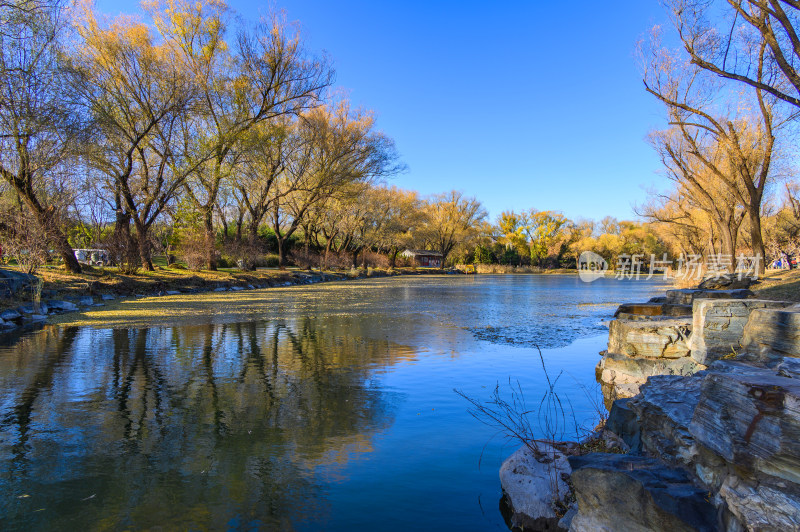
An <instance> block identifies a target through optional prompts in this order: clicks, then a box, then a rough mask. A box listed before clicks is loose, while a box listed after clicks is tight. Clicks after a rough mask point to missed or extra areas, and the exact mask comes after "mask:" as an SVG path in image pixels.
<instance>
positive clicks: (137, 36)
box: [71, 6, 197, 270]
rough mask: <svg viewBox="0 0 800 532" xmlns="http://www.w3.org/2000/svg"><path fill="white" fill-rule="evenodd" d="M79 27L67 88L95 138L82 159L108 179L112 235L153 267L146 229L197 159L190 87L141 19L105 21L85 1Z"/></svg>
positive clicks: (166, 49)
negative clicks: (188, 122) (189, 118)
mask: <svg viewBox="0 0 800 532" xmlns="http://www.w3.org/2000/svg"><path fill="white" fill-rule="evenodd" d="M77 27H78V31H79V33H80V35H81V37H82V42H81V43H80V44H81V45H80V46H79V47H78V48H77V50H76V51H75V54H74V56H73V57H72V58H71V71H72V78H73V82H72V86H73V88H74V90H75V92H76V93H77V94H78V95H79V97H80V98H81V100H82V101H83V102H84V104H85V105H86V107H87V109H88V110H89V113H90V115H91V118H92V125H93V131H92V133H93V139H94V142H93V143H91V144H89V145H87V148H86V152H85V154H86V159H87V160H88V161H89V164H90V165H92V166H93V167H94V168H97V169H98V170H100V171H101V172H103V173H104V174H105V175H106V176H107V178H108V181H107V185H106V188H107V190H108V193H109V194H113V197H114V210H115V217H116V220H115V233H116V238H117V239H118V241H121V242H123V243H125V247H126V248H128V249H138V255H139V261H140V262H141V265H142V267H143V268H145V269H147V270H152V269H153V265H152V262H151V259H150V242H149V231H150V227H152V225H153V223H155V221H156V220H157V219H158V217H159V215H160V214H161V212H162V211H163V210H164V209H165V208H166V206H167V205H168V204H169V203H170V202H171V201H172V200H173V199H174V197H175V196H176V194H177V193H178V192H179V191H180V190H181V188H182V186H183V184H184V182H185V180H186V177H187V176H188V175H189V174H190V173H191V171H192V170H193V168H192V167H191V165H192V164H195V165H196V164H197V162H196V161H194V160H192V161H189V160H188V158H187V155H188V153H187V150H186V148H185V146H186V143H187V141H188V140H189V139H188V137H187V136H186V131H185V130H184V129H183V128H182V127H181V120H182V117H183V115H184V113H185V112H186V110H187V108H188V106H189V103H190V102H192V101H193V97H194V94H193V92H192V86H191V84H190V83H189V80H187V78H186V77H185V76H184V73H183V72H182V70H181V69H180V68H178V66H177V63H176V57H175V55H174V53H173V51H172V49H171V48H170V47H169V46H167V45H166V44H165V43H163V42H162V43H157V42H156V41H155V36H154V35H153V33H152V32H151V30H150V28H149V27H148V26H147V25H145V24H143V23H141V22H139V21H137V20H135V19H133V18H131V17H126V16H120V17H118V18H116V19H114V20H113V21H111V23H110V24H109V25H107V26H105V25H103V24H102V23H101V22H100V21H99V20H98V18H97V15H96V14H95V12H94V11H93V10H92V9H91V8H90V7H89V6H84V9H83V11H82V13H81V18H80V19H79V20H78V23H77ZM131 222H133V224H134V227H135V229H136V235H135V237H134V236H133V235H132V234H131V232H130V224H131ZM124 252H125V250H123V253H124Z"/></svg>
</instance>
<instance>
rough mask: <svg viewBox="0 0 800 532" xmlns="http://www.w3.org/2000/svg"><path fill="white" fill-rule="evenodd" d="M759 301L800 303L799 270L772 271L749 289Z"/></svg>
mask: <svg viewBox="0 0 800 532" xmlns="http://www.w3.org/2000/svg"><path fill="white" fill-rule="evenodd" d="M750 289H751V290H752V291H753V292H754V293H755V294H756V297H757V298H759V299H771V300H774V301H800V270H797V269H795V270H772V271H768V272H767V274H766V275H765V276H764V277H762V278H761V280H760V282H759V283H758V284H757V285H754V286H753V287H751V288H750Z"/></svg>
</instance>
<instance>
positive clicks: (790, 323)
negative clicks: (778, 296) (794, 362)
mask: <svg viewBox="0 0 800 532" xmlns="http://www.w3.org/2000/svg"><path fill="white" fill-rule="evenodd" d="M741 345H742V349H746V350H748V351H751V352H754V353H757V354H759V355H760V356H761V357H762V358H765V359H766V358H770V357H771V356H773V355H779V356H790V357H800V309H798V308H797V307H796V306H794V307H788V308H784V309H774V308H763V309H756V310H753V311H752V312H751V313H750V318H749V319H748V320H747V324H746V325H745V327H744V330H743V331H742V340H741Z"/></svg>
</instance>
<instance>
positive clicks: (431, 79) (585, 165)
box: [99, 0, 667, 219]
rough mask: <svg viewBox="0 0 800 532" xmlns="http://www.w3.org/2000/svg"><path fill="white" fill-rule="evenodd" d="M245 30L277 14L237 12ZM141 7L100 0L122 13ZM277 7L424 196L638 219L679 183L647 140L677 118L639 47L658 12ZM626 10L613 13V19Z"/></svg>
mask: <svg viewBox="0 0 800 532" xmlns="http://www.w3.org/2000/svg"><path fill="white" fill-rule="evenodd" d="M228 3H229V5H230V7H232V8H233V9H234V10H236V11H237V12H238V13H240V14H241V15H242V16H243V17H244V18H245V19H254V18H256V17H257V16H259V13H266V12H267V11H268V9H269V7H270V4H267V3H264V2H256V1H251V0H229V1H228ZM130 5H131V4H130V3H129V2H121V1H118V0H101V1H100V2H99V8H100V9H101V10H102V11H105V12H107V13H109V14H115V13H118V12H120V11H127V12H130V11H132V9H131V7H129V6H130ZM568 5H569V8H567V7H565V4H563V3H561V2H552V1H544V0H529V1H527V2H495V3H490V2H474V1H467V0H461V1H431V0H429V1H416V0H412V1H409V0H406V1H402V2H388V1H380V0H372V1H363V0H359V1H330V0H327V1H326V0H278V1H277V3H276V4H275V7H277V8H279V9H284V10H285V11H286V13H287V16H288V19H289V20H291V21H298V22H299V23H300V25H301V29H302V32H303V34H304V35H305V38H306V42H307V43H308V46H309V48H310V49H311V50H313V51H316V52H321V51H323V50H324V51H325V52H327V53H328V54H329V56H330V57H331V59H332V60H333V63H334V66H335V68H336V73H337V74H336V85H337V86H339V87H342V88H344V89H346V90H347V91H349V94H350V97H351V99H352V101H353V102H354V103H356V104H357V105H361V106H363V107H366V108H370V109H373V110H375V112H376V113H377V116H378V126H379V127H380V129H382V130H383V131H385V132H386V133H387V134H388V135H390V136H391V137H392V138H394V139H395V142H396V144H397V148H398V150H399V152H400V155H401V157H402V159H403V161H404V162H405V163H406V164H407V165H408V171H407V172H406V173H405V174H403V175H400V176H397V177H395V178H393V179H392V180H391V181H390V182H391V183H392V184H394V185H397V186H399V187H403V188H410V189H415V190H418V191H419V192H421V193H422V194H431V193H436V192H443V191H446V190H450V189H458V190H461V191H463V192H465V193H466V194H468V195H472V196H476V197H477V198H478V199H480V200H481V201H482V202H483V204H484V205H485V206H486V208H487V209H488V210H489V212H490V214H491V216H492V218H494V217H495V216H497V215H498V214H499V213H500V212H501V211H503V210H506V209H525V208H530V207H534V208H536V209H540V210H545V209H551V210H560V211H562V212H563V213H564V214H566V215H567V216H568V217H570V218H578V217H588V218H596V219H599V218H602V217H603V216H606V215H611V216H616V217H618V218H632V217H633V216H634V214H633V209H632V206H633V205H634V204H636V203H641V202H643V201H644V200H645V199H646V195H647V194H646V191H647V190H648V189H651V188H657V189H664V188H665V187H666V186H667V185H666V183H665V180H664V178H663V177H661V176H660V175H658V174H657V172H658V171H659V169H660V163H659V161H658V160H657V158H656V156H655V153H654V152H653V151H652V149H651V148H650V147H649V146H648V145H647V144H646V142H645V140H644V137H645V135H646V134H647V132H648V131H649V130H650V129H652V128H654V127H662V126H663V124H664V118H663V116H664V111H663V109H662V108H661V107H660V106H659V105H658V104H657V103H656V102H655V100H654V99H653V98H652V97H651V96H649V95H648V94H647V93H645V92H644V89H643V87H642V82H641V76H640V73H639V71H638V67H637V65H636V60H635V57H634V51H635V46H636V42H637V40H639V39H640V38H641V36H642V35H643V34H644V33H645V32H646V31H647V30H648V29H649V28H650V27H652V26H653V25H654V24H657V23H663V22H664V21H665V20H666V15H665V13H664V11H663V10H662V8H661V7H660V5H659V2H658V1H657V0H616V1H614V2H598V1H597V0H594V1H584V0H575V1H573V2H570V3H569V4H568ZM612 6H613V7H612Z"/></svg>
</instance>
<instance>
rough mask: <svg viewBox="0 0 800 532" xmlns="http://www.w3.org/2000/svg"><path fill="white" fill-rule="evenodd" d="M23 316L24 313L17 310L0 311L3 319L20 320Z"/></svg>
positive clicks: (0, 316) (0, 317)
mask: <svg viewBox="0 0 800 532" xmlns="http://www.w3.org/2000/svg"><path fill="white" fill-rule="evenodd" d="M21 317H22V314H20V313H19V312H17V311H16V310H4V311H3V312H0V319H3V320H9V321H11V320H18V319H20V318H21Z"/></svg>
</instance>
